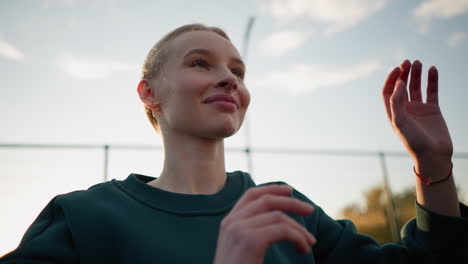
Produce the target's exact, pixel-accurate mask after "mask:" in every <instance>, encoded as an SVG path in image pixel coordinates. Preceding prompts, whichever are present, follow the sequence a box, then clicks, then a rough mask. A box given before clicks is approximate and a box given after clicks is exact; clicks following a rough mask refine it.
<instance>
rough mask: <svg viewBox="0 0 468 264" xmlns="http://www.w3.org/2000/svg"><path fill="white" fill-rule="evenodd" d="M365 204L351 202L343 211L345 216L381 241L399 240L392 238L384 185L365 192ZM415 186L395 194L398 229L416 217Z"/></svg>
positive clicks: (360, 230)
mask: <svg viewBox="0 0 468 264" xmlns="http://www.w3.org/2000/svg"><path fill="white" fill-rule="evenodd" d="M364 197H365V203H366V204H365V205H364V206H359V205H357V204H355V203H354V204H350V205H347V206H346V207H344V208H343V209H342V211H341V213H342V215H343V217H344V218H347V219H350V220H351V221H353V222H354V224H355V225H356V228H357V230H358V232H359V233H362V234H366V235H369V236H371V237H373V238H374V239H375V240H376V241H378V242H379V243H388V242H397V241H393V240H392V233H391V229H390V219H389V217H388V215H389V214H388V211H387V199H386V195H385V191H384V188H383V186H376V187H373V188H371V189H370V190H369V191H367V192H365V193H364ZM415 199H416V193H415V191H414V188H409V189H406V190H404V191H402V192H401V193H397V194H393V201H394V203H395V207H396V208H395V209H396V216H397V225H398V229H401V227H402V226H403V225H404V224H405V223H406V222H407V221H409V220H410V219H412V218H414V217H415Z"/></svg>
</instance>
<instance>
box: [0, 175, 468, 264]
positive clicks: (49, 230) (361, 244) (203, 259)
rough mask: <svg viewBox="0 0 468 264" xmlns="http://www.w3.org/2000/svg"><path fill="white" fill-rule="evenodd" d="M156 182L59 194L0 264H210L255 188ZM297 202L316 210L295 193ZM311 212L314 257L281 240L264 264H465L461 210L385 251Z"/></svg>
mask: <svg viewBox="0 0 468 264" xmlns="http://www.w3.org/2000/svg"><path fill="white" fill-rule="evenodd" d="M151 180H154V178H152V177H148V176H143V175H139V174H131V175H130V176H128V178H127V179H126V180H124V181H118V180H115V179H114V180H112V181H109V182H105V183H100V184H97V185H94V186H92V187H91V188H89V189H88V190H85V191H75V192H71V193H68V194H63V195H58V196H56V197H55V198H54V199H52V200H51V201H50V202H49V204H48V205H47V206H46V207H45V208H44V210H43V211H42V212H41V213H40V215H39V216H38V218H37V219H36V220H35V221H34V223H33V224H32V225H31V226H30V227H29V229H28V230H27V232H26V234H25V235H24V237H23V239H22V241H21V243H20V245H19V246H18V248H17V249H15V250H14V251H12V252H10V253H9V254H7V255H5V256H3V258H1V259H0V263H2V264H6V263H41V264H45V263H89V264H91V263H99V264H103V263H113V264H118V263H131V264H138V263H142V264H148V263H211V262H212V261H213V258H214V254H215V250H216V242H217V237H218V232H219V225H220V222H221V220H222V219H223V217H224V216H225V215H226V214H227V213H228V212H229V210H231V208H232V207H233V206H234V204H235V203H236V201H237V200H238V199H239V198H240V197H241V195H242V194H243V193H244V192H245V191H246V190H247V189H248V188H251V187H254V186H255V183H254V182H253V181H252V179H251V178H250V176H249V175H248V174H247V173H244V172H240V171H236V172H232V173H228V177H227V181H226V184H225V186H224V187H223V189H222V190H221V191H219V192H218V193H216V194H213V195H190V194H178V193H171V192H167V191H163V190H161V189H158V188H154V187H151V186H150V185H148V184H146V183H147V182H149V181H151ZM277 183H278V182H277ZM281 184H283V183H281ZM292 196H294V197H296V198H297V199H300V200H303V201H306V202H309V203H311V204H313V203H312V202H311V201H310V200H309V199H308V198H307V197H305V196H304V195H303V194H301V193H300V192H298V191H294V192H293V193H292ZM314 206H315V208H316V209H315V211H314V212H313V213H312V214H311V215H309V216H306V217H302V216H297V215H293V214H290V216H292V217H294V219H296V220H297V221H299V223H300V224H302V225H304V226H306V227H307V229H308V230H310V232H311V233H313V234H315V236H316V237H317V240H318V243H317V244H316V246H314V247H313V250H312V252H311V253H310V254H303V253H300V252H299V251H298V250H297V249H296V248H295V247H294V246H293V245H292V244H290V243H289V242H286V241H285V242H280V243H276V244H274V245H272V246H271V247H270V248H269V249H268V251H267V253H266V255H265V263H425V264H427V263H468V243H467V241H468V219H467V218H466V216H468V210H467V207H465V206H464V205H460V206H461V210H462V217H448V216H442V215H438V214H435V213H431V212H429V211H427V210H425V209H424V208H422V207H420V206H417V217H416V219H417V220H412V221H410V222H408V223H407V224H406V225H405V227H404V228H403V231H402V236H403V242H404V245H399V244H387V245H384V246H380V245H379V244H377V243H376V242H375V241H374V240H373V239H372V238H370V237H368V236H364V235H360V234H357V233H356V229H355V227H354V225H353V224H352V222H350V221H348V220H339V221H335V220H333V219H331V218H330V217H329V216H328V215H326V214H325V213H324V211H323V210H322V209H321V208H320V207H318V206H317V205H315V204H314ZM437 261H438V262H437Z"/></svg>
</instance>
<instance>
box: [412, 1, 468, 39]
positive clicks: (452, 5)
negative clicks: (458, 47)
mask: <svg viewBox="0 0 468 264" xmlns="http://www.w3.org/2000/svg"><path fill="white" fill-rule="evenodd" d="M466 12H468V0H427V1H424V2H423V3H421V4H420V5H419V6H417V7H416V8H415V9H414V10H413V16H414V17H415V18H416V20H418V21H419V23H420V31H421V32H422V33H425V32H427V31H429V23H430V21H432V20H433V19H448V18H452V17H455V16H459V15H462V14H464V13H466Z"/></svg>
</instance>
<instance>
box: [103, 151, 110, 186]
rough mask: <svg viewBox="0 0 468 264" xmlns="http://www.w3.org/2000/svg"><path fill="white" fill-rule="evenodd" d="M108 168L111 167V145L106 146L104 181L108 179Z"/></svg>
mask: <svg viewBox="0 0 468 264" xmlns="http://www.w3.org/2000/svg"><path fill="white" fill-rule="evenodd" d="M108 166H109V145H104V181H105V182H106V181H107V179H108V176H107V173H108Z"/></svg>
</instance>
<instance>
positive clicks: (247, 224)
mask: <svg viewBox="0 0 468 264" xmlns="http://www.w3.org/2000/svg"><path fill="white" fill-rule="evenodd" d="M291 192H292V188H291V187H289V186H287V185H267V186H262V187H256V188H251V189H249V190H248V191H247V192H246V193H245V194H244V195H243V196H242V197H241V198H240V199H239V201H238V202H237V204H236V205H235V206H234V208H233V209H232V210H231V212H230V213H229V214H228V215H227V216H226V217H225V218H224V219H223V221H222V222H221V228H220V232H219V236H218V242H217V246H216V256H215V261H214V263H223V264H230V263H246V264H260V263H263V258H264V256H265V253H266V251H267V249H268V247H269V246H270V245H271V244H273V243H275V242H279V241H283V240H286V241H289V242H291V243H293V244H294V245H295V246H296V247H297V249H298V250H300V251H302V252H304V253H309V252H310V250H311V246H312V245H314V244H315V243H316V239H315V237H314V236H313V235H312V234H310V233H309V232H308V231H307V229H306V228H305V227H303V226H302V225H300V224H299V223H298V222H297V221H296V220H294V219H292V218H291V217H289V216H288V215H286V214H284V213H283V212H286V211H288V212H292V213H295V214H298V215H309V214H310V213H312V211H313V207H312V206H311V205H309V204H307V203H305V202H302V201H300V200H298V199H295V198H292V197H289V195H290V194H291Z"/></svg>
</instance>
